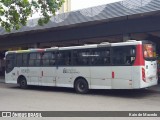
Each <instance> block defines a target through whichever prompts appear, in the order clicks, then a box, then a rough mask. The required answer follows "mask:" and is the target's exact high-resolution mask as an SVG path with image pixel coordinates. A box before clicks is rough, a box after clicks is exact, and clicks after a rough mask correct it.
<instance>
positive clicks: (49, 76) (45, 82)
mask: <svg viewBox="0 0 160 120" xmlns="http://www.w3.org/2000/svg"><path fill="white" fill-rule="evenodd" d="M56 73H57V72H56V53H55V52H45V53H43V54H42V65H41V69H40V77H39V82H40V84H41V85H42V86H55V85H56Z"/></svg>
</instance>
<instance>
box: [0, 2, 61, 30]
mask: <svg viewBox="0 0 160 120" xmlns="http://www.w3.org/2000/svg"><path fill="white" fill-rule="evenodd" d="M63 3H64V0H0V25H1V27H3V28H4V29H5V30H6V31H7V32H11V31H12V30H13V29H14V30H18V29H20V28H21V27H22V26H26V24H27V20H28V18H29V17H31V16H32V15H33V14H34V13H36V12H37V14H38V13H39V14H40V15H41V17H40V19H39V21H38V24H39V25H40V26H42V25H44V24H47V23H48V22H49V20H50V17H51V16H52V15H55V12H56V11H57V10H59V9H60V7H61V6H62V4H63Z"/></svg>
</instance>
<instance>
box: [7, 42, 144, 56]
mask: <svg viewBox="0 0 160 120" xmlns="http://www.w3.org/2000/svg"><path fill="white" fill-rule="evenodd" d="M138 44H142V41H136V40H128V41H126V42H119V43H109V42H102V43H100V44H85V45H82V46H69V47H51V48H45V49H40V48H35V49H33V48H31V49H28V50H16V51H7V52H6V54H12V53H31V52H44V51H57V50H72V49H85V48H97V47H110V46H128V45H138Z"/></svg>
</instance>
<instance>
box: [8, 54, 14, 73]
mask: <svg viewBox="0 0 160 120" xmlns="http://www.w3.org/2000/svg"><path fill="white" fill-rule="evenodd" d="M15 58H16V57H15V54H8V55H7V56H6V73H9V72H11V71H12V70H13V69H14V67H15V66H16V59H15Z"/></svg>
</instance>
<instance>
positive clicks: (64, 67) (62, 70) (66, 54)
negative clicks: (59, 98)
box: [56, 50, 73, 87]
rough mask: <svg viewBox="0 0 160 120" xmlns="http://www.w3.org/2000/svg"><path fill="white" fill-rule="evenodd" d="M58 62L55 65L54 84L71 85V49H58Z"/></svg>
mask: <svg viewBox="0 0 160 120" xmlns="http://www.w3.org/2000/svg"><path fill="white" fill-rule="evenodd" d="M57 58H58V63H57V67H56V72H57V78H56V86H60V87H73V84H72V81H73V80H72V72H73V70H72V67H71V51H67V50H65V51H59V52H58V54H57Z"/></svg>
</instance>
